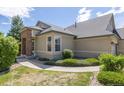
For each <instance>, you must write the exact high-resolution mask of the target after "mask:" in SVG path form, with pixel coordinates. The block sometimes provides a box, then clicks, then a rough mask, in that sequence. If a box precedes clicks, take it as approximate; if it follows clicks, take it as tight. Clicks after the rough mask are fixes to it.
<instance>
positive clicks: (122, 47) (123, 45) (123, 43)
mask: <svg viewBox="0 0 124 93" xmlns="http://www.w3.org/2000/svg"><path fill="white" fill-rule="evenodd" d="M117 52H118V54H124V40H119V44H118V47H117Z"/></svg>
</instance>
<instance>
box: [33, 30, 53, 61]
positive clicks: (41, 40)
mask: <svg viewBox="0 0 124 93" xmlns="http://www.w3.org/2000/svg"><path fill="white" fill-rule="evenodd" d="M48 36H51V37H52V47H53V40H54V33H53V32H50V33H46V34H43V35H40V36H37V37H36V38H35V54H36V55H38V56H39V57H43V58H50V59H51V58H52V57H53V54H52V52H48V51H47V37H48Z"/></svg>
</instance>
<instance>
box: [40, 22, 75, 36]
mask: <svg viewBox="0 0 124 93" xmlns="http://www.w3.org/2000/svg"><path fill="white" fill-rule="evenodd" d="M50 31H55V32H59V33H64V34H69V35H75V34H74V33H72V32H71V31H68V30H65V29H64V28H61V27H59V26H56V25H52V24H51V25H50V27H49V28H47V29H45V30H43V31H42V32H41V34H43V33H46V32H50Z"/></svg>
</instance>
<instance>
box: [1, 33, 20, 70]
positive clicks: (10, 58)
mask: <svg viewBox="0 0 124 93" xmlns="http://www.w3.org/2000/svg"><path fill="white" fill-rule="evenodd" d="M18 48H19V47H18V43H17V41H16V40H15V39H14V38H13V37H10V36H9V37H4V36H3V35H0V70H3V69H5V68H8V67H10V66H11V64H12V63H14V62H15V58H16V55H17V53H18Z"/></svg>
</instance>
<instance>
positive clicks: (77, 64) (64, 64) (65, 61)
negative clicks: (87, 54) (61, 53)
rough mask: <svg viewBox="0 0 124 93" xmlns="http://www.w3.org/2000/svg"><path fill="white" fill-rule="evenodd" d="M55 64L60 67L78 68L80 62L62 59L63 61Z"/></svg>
mask: <svg viewBox="0 0 124 93" xmlns="http://www.w3.org/2000/svg"><path fill="white" fill-rule="evenodd" d="M56 64H59V65H62V66H79V65H80V60H78V59H64V60H63V61H62V60H61V61H58V62H56Z"/></svg>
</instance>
